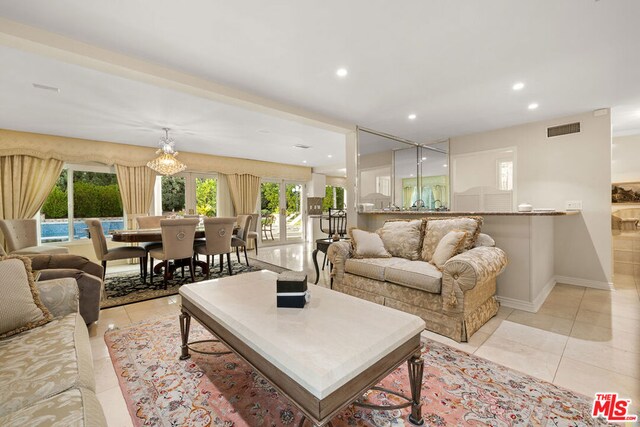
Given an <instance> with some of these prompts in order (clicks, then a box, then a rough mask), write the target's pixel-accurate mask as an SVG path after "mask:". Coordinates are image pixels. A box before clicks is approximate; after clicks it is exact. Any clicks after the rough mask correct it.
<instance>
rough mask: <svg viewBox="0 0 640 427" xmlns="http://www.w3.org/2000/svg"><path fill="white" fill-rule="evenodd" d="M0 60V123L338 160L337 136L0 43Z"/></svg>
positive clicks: (244, 153) (296, 160) (279, 157)
mask: <svg viewBox="0 0 640 427" xmlns="http://www.w3.org/2000/svg"><path fill="white" fill-rule="evenodd" d="M0 64H11V67H10V68H9V69H7V68H4V67H3V69H2V70H1V71H0V128H5V129H17V130H24V131H29V132H36V133H46V134H53V135H62V136H70V137H74V138H85V139H94V140H102V141H112V142H118V143H124V144H134V145H143V146H149V147H156V146H157V144H158V140H159V139H160V137H161V136H163V135H164V132H163V131H162V130H161V129H162V128H163V127H169V128H171V129H172V131H171V136H172V137H173V138H174V139H175V140H176V149H177V150H178V151H190V152H195V153H205V154H216V155H221V156H230V157H240V158H246V159H256V160H266V161H271V162H282V163H290V164H296V165H307V166H316V167H317V166H329V167H332V166H333V165H335V164H344V156H345V150H344V135H342V134H340V133H336V132H330V131H326V130H323V129H319V128H317V127H313V126H308V125H305V124H301V123H298V122H295V121H291V120H284V119H280V118H277V117H273V116H271V115H268V114H264V113H260V112H255V111H250V110H247V109H244V108H240V107H236V106H232V105H228V104H224V103H221V102H216V101H212V100H209V99H205V98H201V97H197V96H193V95H189V94H186V93H180V92H177V91H174V90H169V89H164V88H160V87H157V86H153V85H150V84H145V83H141V82H138V81H134V80H128V79H124V78H121V77H117V76H113V75H109V74H106V73H102V72H99V71H95V70H92V69H88V68H83V67H79V66H77V65H72V64H68V63H65V62H61V61H58V60H55V59H51V58H48V57H44V56H39V55H35V54H32V53H28V52H24V51H19V50H16V49H11V48H6V47H2V46H0ZM33 83H38V84H44V85H47V86H53V87H56V88H59V89H60V92H59V93H56V92H52V91H49V90H42V89H36V88H34V87H33ZM298 144H302V145H307V146H310V147H311V148H309V149H299V148H294V147H293V146H294V145H298ZM329 155H331V157H328V156H329ZM331 170H332V169H331V168H330V171H331Z"/></svg>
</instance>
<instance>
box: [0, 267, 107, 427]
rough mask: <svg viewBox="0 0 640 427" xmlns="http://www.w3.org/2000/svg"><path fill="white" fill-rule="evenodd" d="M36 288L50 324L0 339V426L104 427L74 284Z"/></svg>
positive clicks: (59, 281)
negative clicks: (48, 313)
mask: <svg viewBox="0 0 640 427" xmlns="http://www.w3.org/2000/svg"><path fill="white" fill-rule="evenodd" d="M4 262H6V261H2V260H0V264H2V263H4ZM3 272H5V273H6V271H5V270H3ZM8 280H12V278H11V277H6V275H5V277H2V278H0V282H2V283H0V285H6V283H4V282H5V281H8ZM0 287H1V286H0ZM37 288H38V290H39V293H40V295H39V298H40V300H41V301H42V303H43V304H44V306H45V307H46V308H47V309H48V310H49V312H50V313H51V316H50V317H52V320H50V321H48V322H47V323H45V324H44V325H42V326H38V327H35V328H32V329H29V330H26V331H23V332H20V333H18V334H16V335H12V336H9V337H8V338H3V339H0V425H1V426H3V427H9V426H16V427H17V426H20V427H23V426H30V427H33V426H43V427H44V426H46V427H53V426H60V427H62V426H64V427H69V426H106V425H107V423H106V420H105V418H104V413H103V411H102V408H101V406H100V403H99V402H98V400H97V398H96V395H95V380H94V374H93V362H92V357H91V348H90V345H89V335H88V332H87V327H86V325H85V321H84V319H83V318H82V316H81V315H80V313H79V311H78V286H77V284H76V281H75V280H74V279H72V278H60V279H54V280H48V281H41V282H38V283H37ZM3 298H11V295H3Z"/></svg>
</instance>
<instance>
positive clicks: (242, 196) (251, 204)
mask: <svg viewBox="0 0 640 427" xmlns="http://www.w3.org/2000/svg"><path fill="white" fill-rule="evenodd" d="M227 183H228V184H229V193H231V202H232V203H233V207H234V209H235V211H236V215H248V214H252V213H254V212H255V211H256V206H257V204H258V193H259V192H260V177H259V176H255V175H250V174H242V175H238V174H229V175H227Z"/></svg>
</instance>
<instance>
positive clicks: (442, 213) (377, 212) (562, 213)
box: [360, 209, 580, 216]
mask: <svg viewBox="0 0 640 427" xmlns="http://www.w3.org/2000/svg"><path fill="white" fill-rule="evenodd" d="M579 213H580V211H544V212H465V211H456V212H454V211H427V210H424V211H389V210H380V209H376V210H372V211H369V212H360V214H361V215H424V216H461V215H476V216H490V215H495V216H565V215H577V214H579Z"/></svg>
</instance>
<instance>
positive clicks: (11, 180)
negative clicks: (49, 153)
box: [0, 155, 63, 219]
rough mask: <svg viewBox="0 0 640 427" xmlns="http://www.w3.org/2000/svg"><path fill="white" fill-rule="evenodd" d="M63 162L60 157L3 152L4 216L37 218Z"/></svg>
mask: <svg viewBox="0 0 640 427" xmlns="http://www.w3.org/2000/svg"><path fill="white" fill-rule="evenodd" d="M62 166H63V162H62V161H61V160H57V159H40V158H37V157H32V156H25V155H15V156H0V218H2V219H26V218H33V216H34V215H35V214H36V213H37V212H38V211H39V210H40V208H41V207H42V205H43V204H44V202H45V200H47V197H48V196H49V193H50V192H51V189H52V188H53V186H54V185H55V183H56V181H57V180H58V177H59V176H60V172H62Z"/></svg>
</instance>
